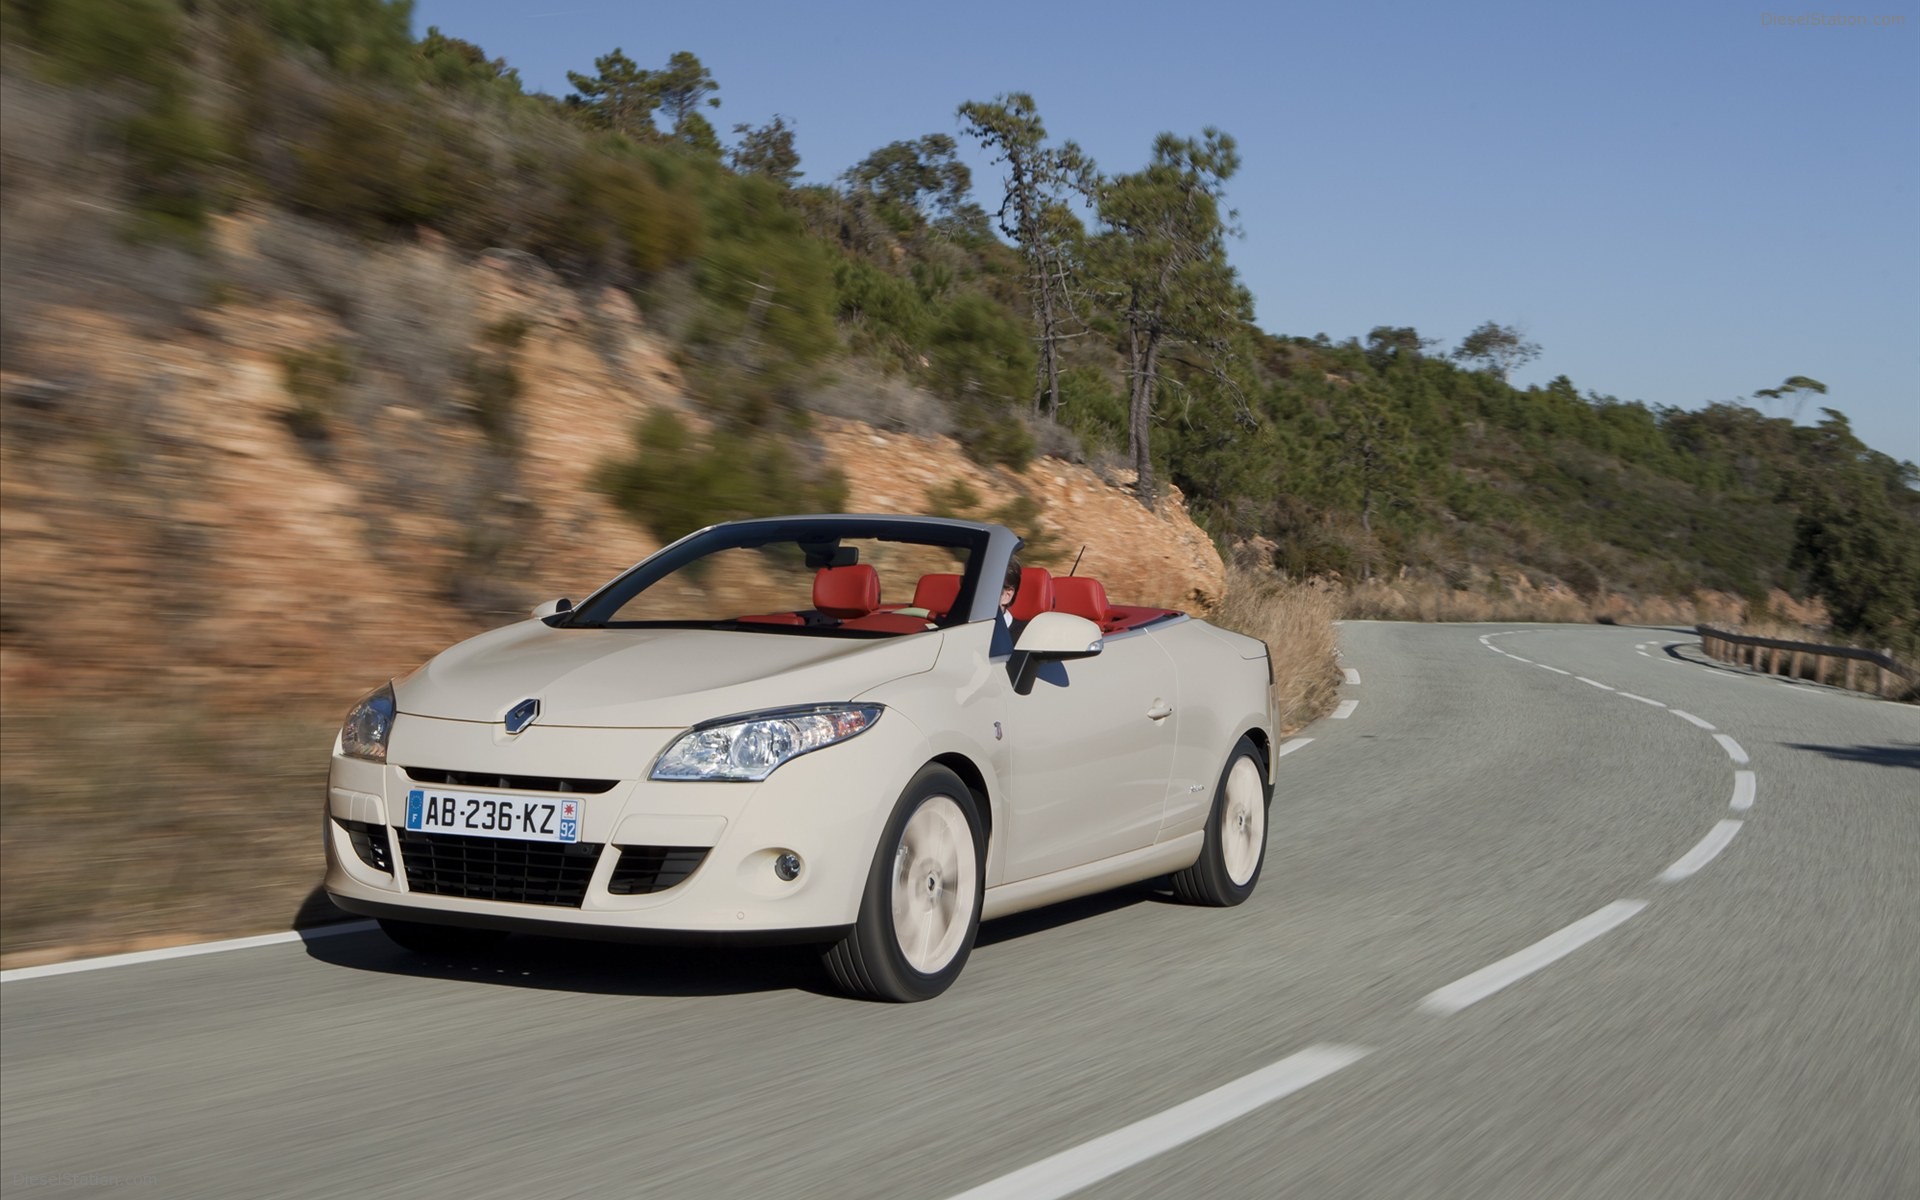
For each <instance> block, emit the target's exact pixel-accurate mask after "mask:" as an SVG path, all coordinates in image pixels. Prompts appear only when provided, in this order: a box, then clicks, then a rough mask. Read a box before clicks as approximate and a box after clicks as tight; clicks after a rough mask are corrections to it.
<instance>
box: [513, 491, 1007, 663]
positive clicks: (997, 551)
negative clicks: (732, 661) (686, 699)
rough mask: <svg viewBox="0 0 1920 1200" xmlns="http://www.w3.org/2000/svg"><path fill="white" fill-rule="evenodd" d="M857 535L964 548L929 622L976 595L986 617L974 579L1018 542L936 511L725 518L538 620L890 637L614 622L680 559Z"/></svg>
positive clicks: (992, 604)
mask: <svg viewBox="0 0 1920 1200" xmlns="http://www.w3.org/2000/svg"><path fill="white" fill-rule="evenodd" d="M846 538H857V539H864V540H871V541H882V542H902V543H906V544H909V545H922V546H940V547H944V548H948V549H955V550H965V551H967V564H966V568H965V570H964V571H963V572H962V573H961V579H960V593H959V595H958V597H956V598H955V601H954V604H953V608H952V609H951V611H949V612H948V614H947V615H946V616H945V617H942V618H941V619H940V620H938V621H935V622H933V624H934V626H935V627H936V628H946V627H948V626H951V625H961V624H965V623H967V622H969V621H975V620H981V619H983V618H982V617H981V616H979V615H978V609H979V608H980V607H981V602H982V600H983V599H984V600H986V602H987V603H988V605H989V609H988V612H987V614H986V615H987V616H992V615H993V609H994V608H996V607H997V605H998V599H999V592H998V590H997V589H994V590H992V592H991V594H990V595H988V594H987V591H986V589H982V588H981V586H980V581H981V579H982V578H991V577H993V576H990V575H988V574H987V572H988V568H989V566H990V563H991V562H992V561H993V560H995V559H996V558H997V561H998V563H999V567H1000V571H1001V572H1002V573H1004V572H1005V570H1006V563H1007V560H1008V559H1009V558H1010V557H1011V556H1012V555H1013V553H1014V551H1015V550H1016V549H1017V547H1018V546H1019V544H1020V539H1019V538H1018V536H1016V535H1015V534H1014V533H1013V531H1012V530H1010V529H1008V528H1006V527H1005V526H1003V525H986V524H981V523H979V522H976V521H959V520H950V519H946V518H939V517H903V516H887V515H877V514H876V515H855V514H823V515H814V516H795V517H765V518H760V519H757V520H750V521H730V522H727V523H726V524H723V525H709V526H707V527H706V528H705V529H701V530H697V531H695V532H693V533H690V534H688V535H687V536H686V537H683V538H681V539H680V540H679V541H677V542H674V543H673V544H671V545H669V546H666V547H664V548H663V549H661V550H660V551H659V552H658V553H656V554H653V555H651V556H650V557H648V558H646V559H644V560H642V561H641V562H639V563H638V564H636V565H635V566H633V567H631V568H629V569H628V570H626V571H624V572H622V573H621V574H620V575H619V576H617V577H616V578H614V579H613V580H612V581H610V582H608V583H607V584H606V585H604V586H603V587H601V588H599V589H598V590H596V591H595V592H594V593H593V594H592V595H590V596H588V597H587V598H586V599H585V600H583V601H581V602H580V603H579V604H578V605H577V606H575V607H574V608H573V609H571V610H569V611H567V612H564V613H556V614H554V615H553V616H551V617H548V618H545V620H546V621H547V623H548V624H549V625H552V626H553V627H555V628H562V629H651V628H682V629H722V630H751V631H752V632H755V633H770V632H779V633H801V634H811V635H816V636H818V635H823V634H824V635H826V636H838V637H857V638H876V637H878V638H885V637H898V636H901V635H899V634H888V633H876V632H872V631H865V630H840V629H836V628H806V627H802V626H754V625H747V624H742V623H739V622H736V621H731V620H726V619H720V620H714V621H615V620H612V619H611V618H612V617H613V616H614V614H615V613H617V612H619V611H620V609H621V608H623V607H625V605H626V604H627V603H628V602H629V601H631V600H632V599H633V598H634V597H635V596H638V595H639V594H640V593H641V592H643V591H645V590H646V589H647V588H650V587H652V586H653V585H654V584H656V583H658V582H660V581H661V580H663V579H665V578H667V577H668V576H670V575H672V574H674V573H675V572H677V571H680V570H682V569H683V568H685V567H686V566H687V565H688V564H690V563H693V562H696V561H698V560H700V559H702V558H705V557H707V556H709V555H712V554H717V553H719V552H721V551H725V550H738V549H747V550H751V549H758V548H760V547H763V546H768V545H773V544H776V543H782V542H785V543H797V542H801V541H825V540H839V539H846Z"/></svg>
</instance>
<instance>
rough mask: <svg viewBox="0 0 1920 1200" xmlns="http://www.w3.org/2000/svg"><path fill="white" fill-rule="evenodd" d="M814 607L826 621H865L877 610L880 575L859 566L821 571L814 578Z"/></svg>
mask: <svg viewBox="0 0 1920 1200" xmlns="http://www.w3.org/2000/svg"><path fill="white" fill-rule="evenodd" d="M813 606H814V607H815V608H817V609H819V610H820V611H821V612H823V613H825V614H826V615H827V616H829V617H839V618H840V619H841V620H846V619H847V618H848V617H864V616H866V615H867V614H868V613H870V612H872V611H873V610H874V609H876V608H879V607H880V573H879V572H878V571H876V570H874V569H873V568H872V567H870V566H868V565H867V564H866V563H859V564H856V565H854V566H851V567H821V568H820V570H819V572H818V573H817V574H816V575H814V577H813Z"/></svg>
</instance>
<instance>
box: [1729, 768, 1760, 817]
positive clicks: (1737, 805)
mask: <svg viewBox="0 0 1920 1200" xmlns="http://www.w3.org/2000/svg"><path fill="white" fill-rule="evenodd" d="M1754 789H1755V784H1754V778H1753V772H1752V771H1735V772H1734V773H1733V810H1734V811H1735V812H1745V811H1747V810H1748V809H1750V808H1752V807H1753V793H1754Z"/></svg>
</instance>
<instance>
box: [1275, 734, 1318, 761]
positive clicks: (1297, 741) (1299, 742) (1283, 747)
mask: <svg viewBox="0 0 1920 1200" xmlns="http://www.w3.org/2000/svg"><path fill="white" fill-rule="evenodd" d="M1312 740H1313V739H1312V738H1294V739H1293V740H1292V741H1290V742H1282V743H1281V744H1280V749H1279V751H1278V752H1276V753H1275V754H1274V757H1275V758H1285V757H1286V756H1287V755H1289V754H1292V753H1293V752H1294V751H1295V750H1298V749H1299V748H1300V747H1302V746H1304V745H1306V744H1307V743H1308V742H1310V741H1312Z"/></svg>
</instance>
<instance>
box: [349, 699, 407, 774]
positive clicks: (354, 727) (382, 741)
mask: <svg viewBox="0 0 1920 1200" xmlns="http://www.w3.org/2000/svg"><path fill="white" fill-rule="evenodd" d="M397 708H398V706H397V705H395V703H394V700H393V685H392V684H391V683H383V684H381V685H380V686H379V687H377V688H375V689H373V690H372V691H371V692H368V693H367V694H366V695H365V696H363V697H361V699H360V703H358V704H356V705H354V706H353V709H352V711H351V712H349V713H347V723H346V724H344V725H342V726H341V727H340V753H342V754H344V755H346V756H347V757H348V758H364V759H366V760H367V761H368V762H377V763H383V762H385V761H387V739H388V738H390V737H392V736H393V714H394V713H395V712H396V711H397Z"/></svg>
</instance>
